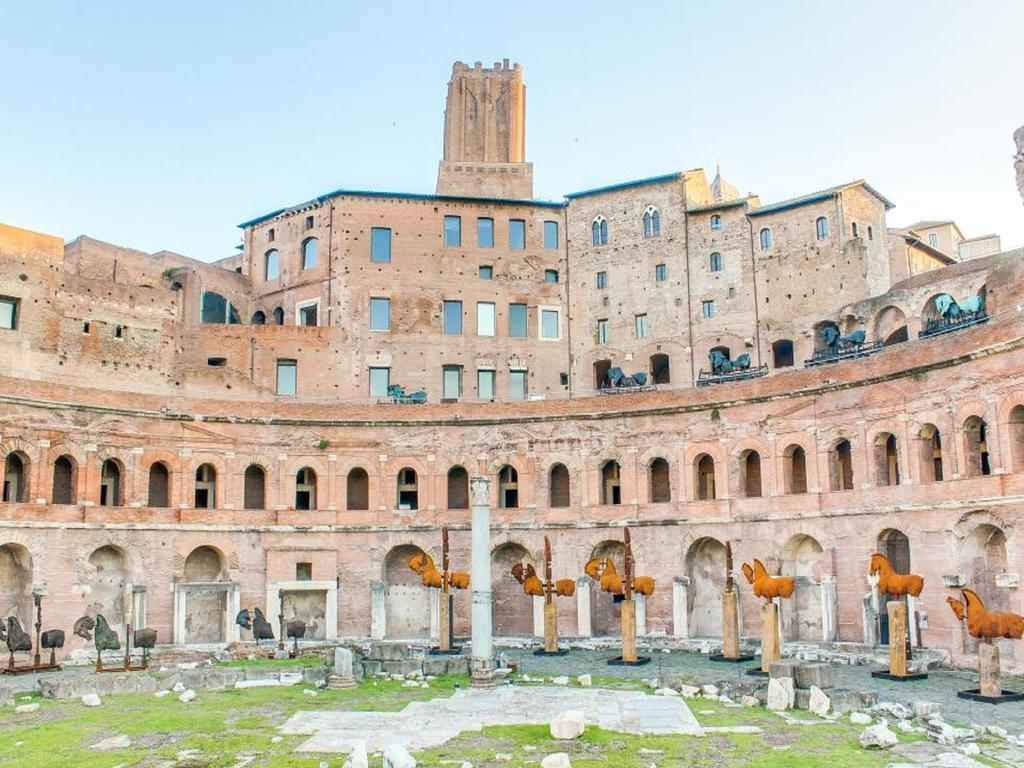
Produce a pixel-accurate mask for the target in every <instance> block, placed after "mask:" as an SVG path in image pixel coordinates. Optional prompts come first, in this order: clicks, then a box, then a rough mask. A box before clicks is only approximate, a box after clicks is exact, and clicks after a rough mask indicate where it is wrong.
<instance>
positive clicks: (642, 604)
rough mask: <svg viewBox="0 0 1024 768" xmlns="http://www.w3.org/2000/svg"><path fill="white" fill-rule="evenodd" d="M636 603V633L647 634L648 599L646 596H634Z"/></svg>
mask: <svg viewBox="0 0 1024 768" xmlns="http://www.w3.org/2000/svg"><path fill="white" fill-rule="evenodd" d="M633 599H634V600H635V601H636V633H637V635H646V634H647V598H646V597H645V596H644V595H640V594H634V595H633Z"/></svg>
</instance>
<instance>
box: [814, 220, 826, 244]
mask: <svg viewBox="0 0 1024 768" xmlns="http://www.w3.org/2000/svg"><path fill="white" fill-rule="evenodd" d="M814 230H815V232H816V233H817V235H818V239H819V240H825V239H826V238H827V237H828V219H826V218H825V217H824V216H819V217H818V220H817V221H815V222H814Z"/></svg>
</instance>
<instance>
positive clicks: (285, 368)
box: [277, 360, 298, 397]
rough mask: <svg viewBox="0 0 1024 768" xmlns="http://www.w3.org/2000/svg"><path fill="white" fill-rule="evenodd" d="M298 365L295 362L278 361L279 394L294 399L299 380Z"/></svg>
mask: <svg viewBox="0 0 1024 768" xmlns="http://www.w3.org/2000/svg"><path fill="white" fill-rule="evenodd" d="M297 374H298V364H297V363H296V362H295V361H294V360H278V361H277V394H279V395H288V396H292V397H294V395H295V391H296V390H295V385H296V381H297V379H298V376H297Z"/></svg>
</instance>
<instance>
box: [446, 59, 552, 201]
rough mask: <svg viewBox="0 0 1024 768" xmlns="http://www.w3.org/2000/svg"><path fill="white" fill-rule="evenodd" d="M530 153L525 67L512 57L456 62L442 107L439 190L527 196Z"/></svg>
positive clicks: (530, 178)
mask: <svg viewBox="0 0 1024 768" xmlns="http://www.w3.org/2000/svg"><path fill="white" fill-rule="evenodd" d="M525 157H526V86H525V85H524V84H523V68H522V66H520V65H519V64H514V65H512V66H509V62H508V59H505V60H504V61H501V62H495V64H494V67H493V69H484V67H483V65H482V64H481V63H480V62H479V61H478V62H476V64H474V65H473V66H472V67H469V66H467V65H466V64H464V63H462V62H461V61H457V62H455V65H454V66H453V67H452V79H451V80H450V81H449V82H448V101H447V104H446V106H445V111H444V159H443V160H441V165H440V167H439V168H438V172H437V193H438V194H439V195H468V196H472V197H495V198H510V199H517V200H527V199H530V198H532V197H533V164H532V163H527V162H526V161H525Z"/></svg>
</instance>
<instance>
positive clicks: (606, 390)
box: [597, 384, 658, 395]
mask: <svg viewBox="0 0 1024 768" xmlns="http://www.w3.org/2000/svg"><path fill="white" fill-rule="evenodd" d="M657 388H658V385H657V384H636V385H634V386H632V387H601V388H600V389H598V390H597V394H599V395H628V394H632V393H633V392H653V391H654V390H656V389H657Z"/></svg>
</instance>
